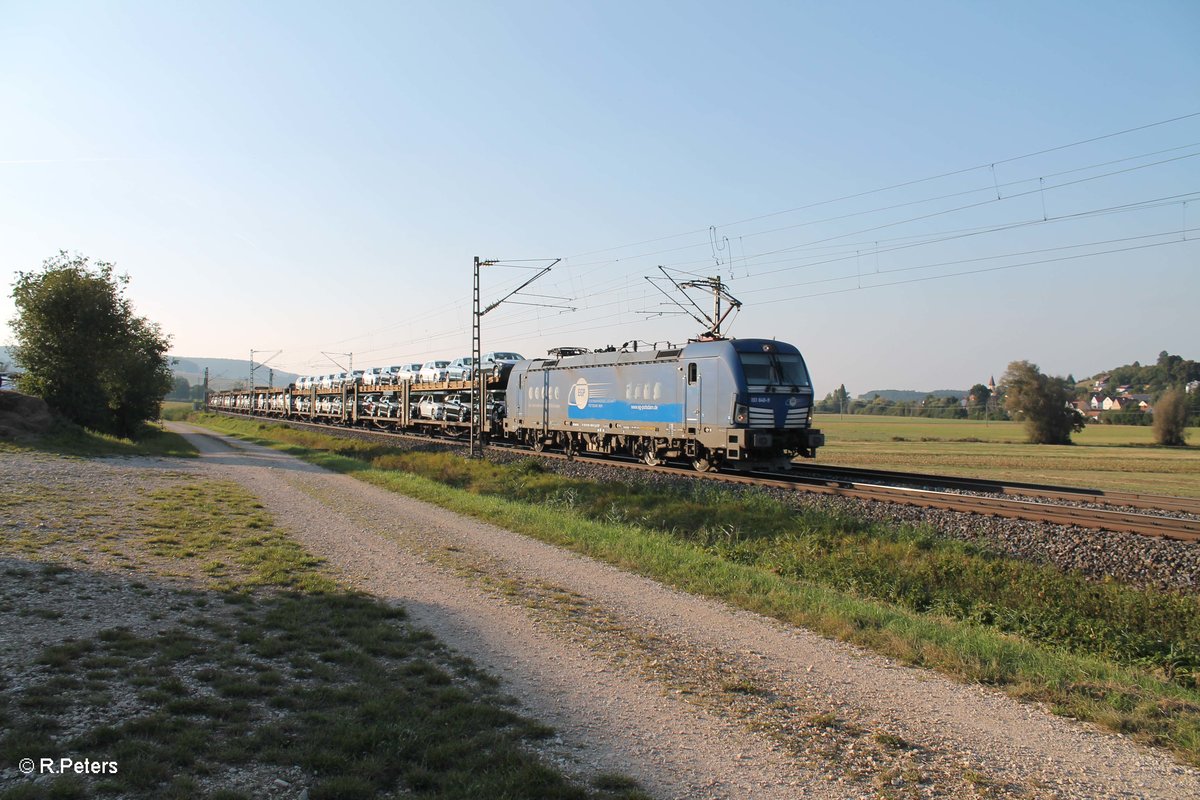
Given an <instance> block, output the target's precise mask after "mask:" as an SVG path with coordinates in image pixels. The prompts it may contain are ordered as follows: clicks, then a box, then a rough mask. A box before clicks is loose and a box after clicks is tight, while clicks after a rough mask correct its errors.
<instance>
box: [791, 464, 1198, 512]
mask: <svg viewBox="0 0 1200 800" xmlns="http://www.w3.org/2000/svg"><path fill="white" fill-rule="evenodd" d="M797 470H798V471H799V472H802V473H806V474H811V475H816V476H820V477H824V478H830V479H833V478H844V479H846V480H849V481H864V482H878V483H887V484H890V485H895V486H912V487H915V488H940V489H951V490H961V491H967V492H976V493H979V494H994V495H1004V496H1015V497H1040V498H1044V499H1047V500H1063V501H1067V502H1079V503H1093V504H1096V505H1105V506H1121V507H1124V508H1141V509H1149V510H1152V511H1167V512H1170V511H1177V512H1180V513H1184V514H1197V515H1200V498H1194V497H1171V496H1169V495H1156V494H1146V493H1143V492H1114V491H1106V490H1102V489H1085V488H1082V487H1065V486H1052V485H1049V484H1042V483H1022V482H1019V481H998V480H992V479H985V478H966V477H961V476H955V475H928V474H925V473H921V472H893V471H890V470H881V469H861V468H858V467H841V466H832V465H827V464H803V465H798V466H797Z"/></svg>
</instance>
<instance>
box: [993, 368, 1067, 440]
mask: <svg viewBox="0 0 1200 800" xmlns="http://www.w3.org/2000/svg"><path fill="white" fill-rule="evenodd" d="M1000 385H1001V386H1002V387H1003V392H1004V405H1005V408H1007V409H1008V411H1009V412H1010V413H1011V414H1013V415H1014V416H1015V417H1016V418H1017V419H1021V420H1023V421H1024V422H1025V430H1026V432H1027V433H1028V435H1029V441H1030V442H1032V443H1033V444H1070V443H1071V434H1072V433H1074V432H1076V431H1081V430H1083V416H1082V415H1081V414H1080V413H1079V412H1078V411H1076V410H1075V409H1074V408H1073V407H1072V406H1070V405H1068V403H1069V402H1070V400H1071V398H1072V395H1073V392H1072V391H1071V389H1072V387H1070V386H1068V385H1067V382H1066V381H1065V380H1064V379H1062V378H1056V377H1052V376H1050V375H1043V374H1042V372H1041V370H1039V369H1038V367H1037V365H1036V364H1031V363H1029V362H1028V361H1014V362H1012V363H1011V364H1009V365H1008V371H1006V372H1005V373H1004V378H1003V379H1002V380H1001V381H1000Z"/></svg>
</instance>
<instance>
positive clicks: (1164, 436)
mask: <svg viewBox="0 0 1200 800" xmlns="http://www.w3.org/2000/svg"><path fill="white" fill-rule="evenodd" d="M1187 422H1188V400H1187V397H1185V396H1184V394H1183V392H1181V391H1179V390H1178V389H1171V390H1170V391H1168V392H1166V393H1165V394H1164V395H1163V396H1162V397H1160V398H1158V402H1157V403H1155V404H1154V441H1156V442H1158V443H1159V444H1164V445H1170V446H1173V447H1182V446H1184V445H1186V444H1187V432H1186V430H1185V429H1186V427H1187Z"/></svg>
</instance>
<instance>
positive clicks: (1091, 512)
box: [215, 409, 1200, 542]
mask: <svg viewBox="0 0 1200 800" xmlns="http://www.w3.org/2000/svg"><path fill="white" fill-rule="evenodd" d="M215 411H216V412H217V413H222V414H228V415H230V416H239V417H249V418H253V419H263V418H266V419H272V420H275V421H277V422H282V423H284V424H286V425H299V426H302V427H312V428H318V429H322V430H327V431H331V432H335V433H339V434H347V433H353V434H360V435H362V434H368V435H370V436H373V437H379V438H383V439H393V438H404V439H413V440H418V441H424V442H430V443H437V444H445V445H454V444H458V445H461V444H462V443H463V442H462V439H461V438H449V437H447V438H436V437H432V436H425V435H419V434H412V433H396V432H391V431H383V430H379V429H372V428H365V427H353V426H344V425H329V424H325V423H317V422H306V421H302V420H291V419H287V418H286V417H275V416H266V417H264V416H263V415H257V414H247V413H244V412H242V411H237V410H229V409H215ZM489 447H491V448H495V449H500V450H508V451H513V450H516V451H520V452H527V453H529V454H530V455H534V456H540V457H542V458H550V459H559V460H564V461H567V460H579V461H594V462H596V463H598V464H604V465H607V466H614V467H620V468H623V469H630V470H638V471H642V472H649V473H656V474H662V475H671V476H674V477H690V478H698V479H703V480H712V481H718V482H723V483H731V484H741V485H749V486H758V487H765V488H774V489H782V490H791V491H798V492H807V493H814V494H827V495H834V496H838V497H850V498H855V499H859V500H870V501H875V502H884V503H898V504H901V505H908V506H916V507H921V508H935V509H944V510H949V511H955V512H959V513H965V514H979V515H986V516H997V517H1005V518H1008V519H1022V520H1028V521H1030V522H1041V523H1050V524H1055V525H1071V526H1076V527H1081V528H1089V529H1095V530H1107V531H1118V532H1124V533H1134V534H1139V535H1142V536H1149V537H1160V538H1165V539H1173V540H1176V541H1182V542H1200V520H1194V519H1179V518H1176V517H1165V516H1157V515H1153V514H1141V513H1135V512H1129V511H1114V510H1108V509H1097V508H1087V507H1081V506H1072V505H1054V504H1052V503H1039V502H1033V501H1030V500H1018V499H1013V498H1010V497H981V496H977V495H966V494H958V493H955V492H940V491H934V490H930V489H917V488H912V487H904V486H886V485H881V484H875V483H860V482H857V481H852V480H845V479H837V478H821V477H806V476H803V475H786V476H784V475H772V476H771V477H767V476H765V475H755V474H738V473H724V472H705V473H700V472H693V471H691V470H690V469H683V468H680V467H673V466H667V465H659V466H649V465H647V464H643V463H640V462H632V461H626V460H614V459H610V458H600V457H596V456H591V455H587V454H573V455H567V454H565V453H555V452H548V451H535V450H532V449H530V448H526V447H524V446H520V445H515V446H514V445H503V446H498V445H495V444H491V445H489ZM926 477H929V476H926ZM932 477H942V476H932ZM1073 499H1076V500H1078V499H1080V498H1079V497H1075V498H1073ZM1172 499H1175V498H1172Z"/></svg>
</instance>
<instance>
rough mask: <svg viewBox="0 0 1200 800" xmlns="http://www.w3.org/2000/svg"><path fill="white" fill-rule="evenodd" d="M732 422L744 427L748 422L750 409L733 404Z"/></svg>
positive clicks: (739, 404)
mask: <svg viewBox="0 0 1200 800" xmlns="http://www.w3.org/2000/svg"><path fill="white" fill-rule="evenodd" d="M733 421H734V422H736V423H738V424H739V425H745V424H747V423H749V422H750V408H749V407H748V406H744V405H742V404H741V403H735V404H734V406H733Z"/></svg>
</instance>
